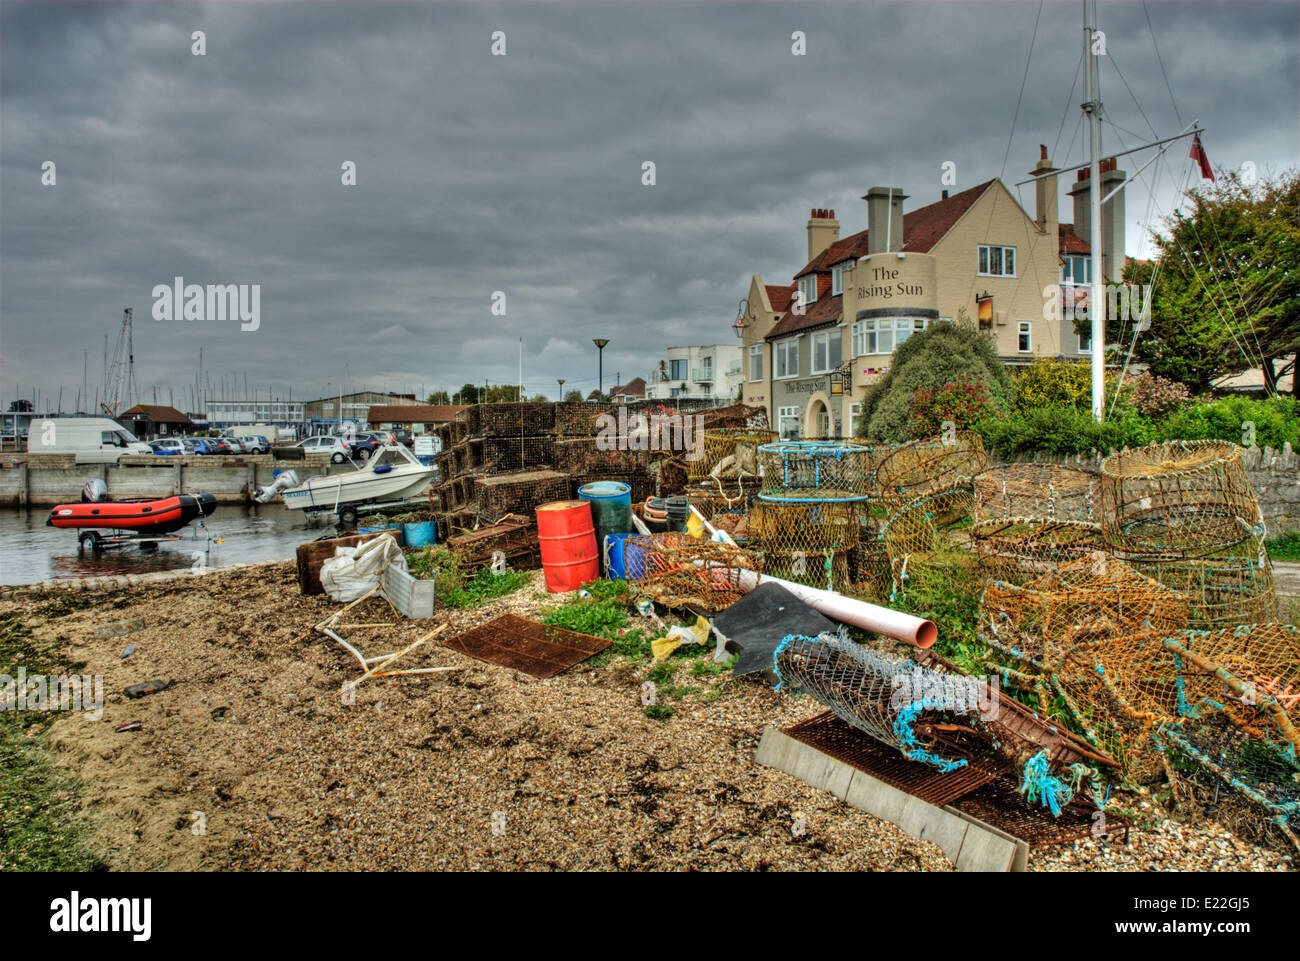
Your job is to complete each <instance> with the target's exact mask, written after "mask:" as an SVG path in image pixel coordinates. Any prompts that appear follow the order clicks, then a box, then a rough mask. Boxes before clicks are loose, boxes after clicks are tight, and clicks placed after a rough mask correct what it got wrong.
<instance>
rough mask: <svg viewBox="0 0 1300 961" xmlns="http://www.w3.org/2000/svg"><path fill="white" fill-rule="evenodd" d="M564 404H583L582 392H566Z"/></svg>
mask: <svg viewBox="0 0 1300 961" xmlns="http://www.w3.org/2000/svg"><path fill="white" fill-rule="evenodd" d="M564 402H565V403H566V404H580V403H582V391H580V390H567V391H565V392H564Z"/></svg>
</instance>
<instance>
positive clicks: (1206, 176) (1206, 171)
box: [1187, 133, 1214, 180]
mask: <svg viewBox="0 0 1300 961" xmlns="http://www.w3.org/2000/svg"><path fill="white" fill-rule="evenodd" d="M1187 156H1189V157H1191V158H1192V159H1193V160H1195V161H1196V164H1197V166H1199V167H1200V168H1201V179H1202V180H1213V179H1214V171H1213V170H1211V169H1210V158H1209V157H1207V156H1206V155H1205V148H1204V147H1202V146H1201V135H1200V134H1199V133H1198V134H1193V135H1192V149H1191V152H1190V153H1188V154H1187Z"/></svg>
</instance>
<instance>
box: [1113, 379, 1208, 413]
mask: <svg viewBox="0 0 1300 961" xmlns="http://www.w3.org/2000/svg"><path fill="white" fill-rule="evenodd" d="M1190 397H1191V391H1189V390H1188V389H1187V385H1186V384H1180V383H1178V381H1176V380H1170V379H1169V378H1167V377H1161V376H1160V375H1159V374H1153V373H1151V371H1149V370H1144V371H1142V373H1140V374H1138V375H1137V376H1136V377H1134V378H1132V379H1131V380H1130V381H1129V382H1128V383H1127V384H1125V385H1124V390H1123V397H1122V398H1121V403H1125V402H1126V403H1128V404H1129V405H1130V406H1132V408H1133V409H1134V410H1135V411H1137V412H1138V413H1139V414H1143V415H1145V416H1147V417H1164V416H1165V415H1166V414H1169V413H1171V412H1172V411H1174V410H1177V409H1178V408H1179V407H1182V406H1183V405H1184V404H1186V403H1187V401H1188V400H1189V399H1190Z"/></svg>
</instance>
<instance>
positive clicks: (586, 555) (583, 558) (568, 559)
mask: <svg viewBox="0 0 1300 961" xmlns="http://www.w3.org/2000/svg"><path fill="white" fill-rule="evenodd" d="M537 540H538V543H539V544H540V545H541V548H542V571H543V572H544V573H545V575H546V589H547V590H548V591H550V592H551V593H552V594H563V593H566V592H568V591H576V590H577V589H578V588H580V587H581V586H582V585H583V584H586V583H587V582H588V581H594V580H595V579H596V578H598V577H600V553H599V552H598V551H597V550H596V528H595V525H594V524H593V523H592V518H591V502H590V501H552V502H551V503H549V504H543V505H542V506H541V507H539V508H537Z"/></svg>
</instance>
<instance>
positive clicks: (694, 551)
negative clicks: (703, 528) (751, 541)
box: [623, 533, 761, 612]
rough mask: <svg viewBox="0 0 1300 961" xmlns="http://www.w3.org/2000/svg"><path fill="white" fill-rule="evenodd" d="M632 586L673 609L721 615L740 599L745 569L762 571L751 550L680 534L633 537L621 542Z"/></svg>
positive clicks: (629, 581) (758, 560) (637, 591)
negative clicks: (739, 585) (741, 578)
mask: <svg viewBox="0 0 1300 961" xmlns="http://www.w3.org/2000/svg"><path fill="white" fill-rule="evenodd" d="M623 559H624V566H625V569H626V574H627V580H628V583H629V584H630V585H631V586H632V588H633V590H634V591H635V592H636V593H637V594H638V595H640V596H642V597H648V598H650V599H651V600H652V601H655V602H656V603H659V604H662V605H664V606H665V607H670V608H689V609H691V610H695V611H708V612H714V611H721V610H725V609H726V608H728V607H730V606H731V605H732V604H734V603H736V601H738V600H740V597H741V593H742V592H741V591H739V590H738V589H737V587H736V585H737V584H738V583H740V572H741V571H757V570H760V569H761V568H760V564H761V561H760V557H759V555H757V554H755V553H753V552H752V551H749V550H746V549H744V548H740V547H732V546H730V545H727V544H721V543H718V542H716V541H707V540H700V539H698V538H694V537H691V536H689V535H687V534H682V533H667V534H650V535H648V536H640V537H629V538H627V539H626V540H625V541H624V542H623Z"/></svg>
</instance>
